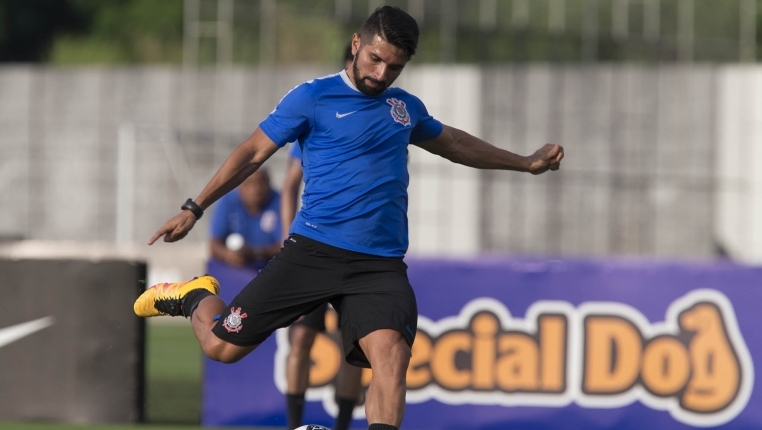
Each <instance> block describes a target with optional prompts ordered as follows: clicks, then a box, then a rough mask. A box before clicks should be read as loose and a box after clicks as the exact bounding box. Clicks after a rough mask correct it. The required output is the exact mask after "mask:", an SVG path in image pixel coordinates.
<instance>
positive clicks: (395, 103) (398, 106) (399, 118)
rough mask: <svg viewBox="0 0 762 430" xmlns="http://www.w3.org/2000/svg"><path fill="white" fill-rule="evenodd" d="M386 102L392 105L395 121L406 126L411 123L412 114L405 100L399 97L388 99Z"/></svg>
mask: <svg viewBox="0 0 762 430" xmlns="http://www.w3.org/2000/svg"><path fill="white" fill-rule="evenodd" d="M386 102H387V103H389V104H390V105H392V118H394V121H396V122H398V123H400V124H402V125H404V126H408V125H410V114H409V113H407V109H405V102H403V101H402V100H397V99H386Z"/></svg>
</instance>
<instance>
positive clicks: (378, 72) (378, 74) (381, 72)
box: [373, 64, 388, 82]
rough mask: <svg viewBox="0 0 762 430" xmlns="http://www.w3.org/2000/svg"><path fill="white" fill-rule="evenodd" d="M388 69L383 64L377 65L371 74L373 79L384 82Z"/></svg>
mask: <svg viewBox="0 0 762 430" xmlns="http://www.w3.org/2000/svg"><path fill="white" fill-rule="evenodd" d="M387 70H388V68H387V67H386V65H385V64H379V65H377V66H376V68H375V70H374V72H375V73H374V74H373V79H375V80H377V81H381V82H386V73H387Z"/></svg>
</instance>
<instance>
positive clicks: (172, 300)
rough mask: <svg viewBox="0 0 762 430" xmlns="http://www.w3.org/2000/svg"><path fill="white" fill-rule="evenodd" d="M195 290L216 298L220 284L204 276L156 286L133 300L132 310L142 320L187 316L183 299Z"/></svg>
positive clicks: (210, 277)
mask: <svg viewBox="0 0 762 430" xmlns="http://www.w3.org/2000/svg"><path fill="white" fill-rule="evenodd" d="M195 290H206V291H208V292H210V293H212V294H214V295H215V296H216V295H218V294H219V293H220V283H219V282H217V280H216V279H214V277H212V276H209V275H206V276H200V277H198V278H193V279H192V280H190V281H185V282H175V283H172V284H168V283H161V284H156V285H154V286H152V287H151V288H149V289H147V290H145V292H143V294H141V295H140V297H138V299H137V300H135V305H134V306H133V309H134V310H135V314H136V315H137V316H139V317H144V318H147V317H158V316H160V315H169V316H173V317H175V316H181V315H182V316H187V315H186V313H185V312H184V309H183V299H185V297H186V296H187V295H188V293H190V292H192V291H195Z"/></svg>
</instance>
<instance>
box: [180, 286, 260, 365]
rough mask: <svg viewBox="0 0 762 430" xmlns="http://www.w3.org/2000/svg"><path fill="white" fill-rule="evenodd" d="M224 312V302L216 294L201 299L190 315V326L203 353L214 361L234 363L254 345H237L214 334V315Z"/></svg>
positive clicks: (215, 322) (252, 348) (251, 349)
mask: <svg viewBox="0 0 762 430" xmlns="http://www.w3.org/2000/svg"><path fill="white" fill-rule="evenodd" d="M223 312H225V302H223V301H222V299H220V298H219V297H217V296H207V297H204V298H203V299H201V301H200V302H199V304H198V307H196V310H195V311H194V312H193V315H192V316H191V327H192V328H193V334H195V335H196V339H198V343H199V345H201V349H202V350H203V351H204V354H205V355H206V356H207V357H209V358H211V359H212V360H215V361H220V362H222V363H235V362H236V361H238V360H240V359H242V358H243V357H245V356H246V354H248V353H250V352H251V351H253V350H254V348H256V347H257V346H258V345H254V346H246V347H244V346H238V345H233V344H232V343H228V342H225V341H224V340H222V339H220V338H218V337H217V336H215V334H214V333H212V327H214V325H215V324H217V321H215V320H214V319H215V317H217V316H218V315H220V314H222V313H223Z"/></svg>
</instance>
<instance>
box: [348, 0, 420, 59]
mask: <svg viewBox="0 0 762 430" xmlns="http://www.w3.org/2000/svg"><path fill="white" fill-rule="evenodd" d="M419 34H420V33H419V31H418V23H417V22H415V19H414V18H413V17H412V16H410V15H408V14H407V13H406V12H405V11H403V10H402V9H400V8H398V7H392V6H381V7H379V8H377V9H376V11H375V12H373V13H372V14H371V15H370V17H368V19H367V20H366V21H365V24H363V26H362V29H360V37H361V38H362V44H363V45H364V44H366V43H370V41H371V40H373V37H374V36H375V35H379V36H380V37H381V38H382V39H384V40H385V41H387V42H389V43H391V44H392V45H394V46H396V47H398V48H401V49H404V50H405V52H407V55H408V57H412V56H413V55H414V54H415V50H416V49H417V48H418V35H419Z"/></svg>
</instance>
